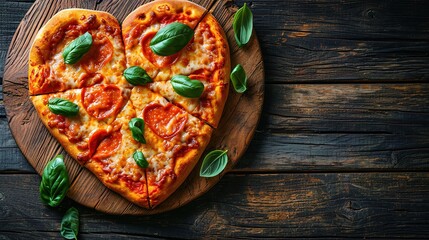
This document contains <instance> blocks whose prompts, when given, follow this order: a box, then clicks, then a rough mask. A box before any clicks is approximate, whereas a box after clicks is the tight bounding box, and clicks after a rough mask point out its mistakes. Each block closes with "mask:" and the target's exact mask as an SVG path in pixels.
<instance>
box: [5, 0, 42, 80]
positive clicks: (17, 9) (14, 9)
mask: <svg viewBox="0 0 429 240" xmlns="http://www.w3.org/2000/svg"><path fill="white" fill-rule="evenodd" d="M33 2H34V1H29V2H25V1H10V0H8V1H0V12H1V19H2V24H0V84H1V78H2V77H3V69H4V63H5V58H6V53H7V50H8V48H9V44H10V41H11V40H12V36H13V34H14V33H15V30H16V28H17V27H18V25H19V23H20V22H21V20H22V18H23V17H24V15H25V13H26V12H27V11H28V9H29V8H30V7H31V5H32V4H33Z"/></svg>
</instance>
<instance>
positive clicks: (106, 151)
mask: <svg viewBox="0 0 429 240" xmlns="http://www.w3.org/2000/svg"><path fill="white" fill-rule="evenodd" d="M135 117H136V113H135V110H134V108H133V106H132V104H131V102H128V103H127V105H126V106H125V107H124V108H123V110H122V111H121V112H120V113H119V115H118V117H117V118H116V120H115V121H114V123H113V124H112V125H113V126H115V131H111V132H110V133H109V134H108V135H106V137H105V138H104V139H103V140H102V141H100V143H99V145H98V147H97V149H96V151H95V153H94V155H93V156H92V158H91V159H90V160H89V161H88V162H86V164H85V167H86V168H88V169H89V170H90V171H91V172H93V173H94V174H95V175H96V176H97V178H99V179H100V181H101V182H102V183H103V184H104V185H105V186H107V187H108V188H110V189H112V190H114V191H115V192H117V193H119V194H121V195H122V196H123V197H125V198H127V199H128V200H129V201H131V202H133V203H135V204H137V205H139V206H142V207H145V208H149V200H148V194H147V184H146V169H144V168H142V167H140V166H138V165H137V163H136V161H135V159H134V158H133V155H134V154H135V152H136V151H137V150H138V149H142V148H144V147H141V144H140V142H138V141H136V140H135V139H134V138H133V136H132V133H131V130H130V128H129V126H128V124H129V121H130V120H131V119H133V118H135ZM149 151H150V149H147V150H146V149H145V152H149Z"/></svg>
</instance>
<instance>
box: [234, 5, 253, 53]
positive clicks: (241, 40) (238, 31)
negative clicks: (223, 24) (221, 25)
mask: <svg viewBox="0 0 429 240" xmlns="http://www.w3.org/2000/svg"><path fill="white" fill-rule="evenodd" d="M232 27H233V29H234V37H235V41H236V42H237V44H238V46H239V47H241V46H243V45H245V44H247V43H248V42H249V40H250V37H251V36H252V31H253V14H252V11H250V8H249V7H247V5H246V3H244V5H243V6H242V7H241V8H240V9H238V11H237V12H236V13H235V14H234V21H233V23H232Z"/></svg>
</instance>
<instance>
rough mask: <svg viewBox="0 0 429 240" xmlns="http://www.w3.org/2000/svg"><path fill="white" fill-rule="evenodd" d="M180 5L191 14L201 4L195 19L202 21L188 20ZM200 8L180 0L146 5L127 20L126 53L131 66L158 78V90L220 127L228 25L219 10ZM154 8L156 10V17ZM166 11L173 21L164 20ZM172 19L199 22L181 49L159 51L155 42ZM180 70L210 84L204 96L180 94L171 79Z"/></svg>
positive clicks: (227, 68) (227, 60)
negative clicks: (216, 13)
mask: <svg viewBox="0 0 429 240" xmlns="http://www.w3.org/2000/svg"><path fill="white" fill-rule="evenodd" d="M180 4H182V7H184V12H185V13H186V11H187V10H186V8H189V9H193V10H196V9H197V10H198V14H193V15H192V16H195V19H197V18H199V19H198V22H195V21H193V22H192V23H189V22H186V21H185V20H187V19H188V18H183V16H182V15H180V14H183V13H184V12H181V13H180V14H176V13H175V12H176V11H174V8H177V6H179V5H180ZM167 6H168V8H167ZM200 8H201V7H199V6H195V4H190V3H188V2H186V1H177V2H175V5H174V7H171V6H169V4H167V3H160V2H156V1H155V2H154V3H152V4H149V5H147V6H146V5H145V6H143V7H140V8H139V9H137V10H136V11H135V12H133V13H132V14H130V15H129V17H127V19H126V20H125V21H124V23H123V34H124V39H125V49H126V57H127V60H128V65H129V66H135V65H137V66H140V67H142V68H143V69H145V70H146V71H147V72H148V74H149V75H150V76H151V77H152V79H153V81H154V83H152V84H150V88H151V90H152V91H155V92H157V93H159V94H161V95H162V96H164V97H166V98H167V99H168V100H169V101H171V102H172V103H173V104H175V105H177V106H179V107H181V108H183V109H185V110H186V111H187V112H189V113H191V114H192V115H194V116H196V117H198V118H200V119H202V120H204V121H205V122H207V123H208V124H210V125H211V126H213V127H217V125H218V123H219V120H220V117H221V115H222V111H223V107H224V105H225V102H226V99H227V96H228V89H229V73H230V68H231V63H230V57H229V47H228V42H227V40H226V36H225V34H224V32H223V29H222V27H221V26H220V25H219V23H218V22H217V21H216V19H215V18H214V17H213V15H211V14H210V13H207V14H206V15H204V11H203V10H202V9H200ZM165 9H168V11H167V10H165ZM161 10H162V11H161ZM151 13H155V14H154V15H153V16H152V14H151ZM160 16H162V18H161V19H163V21H164V20H165V19H168V21H166V20H165V22H162V21H161V24H160V20H159V19H160ZM143 17H144V18H143ZM201 18H202V19H201ZM172 19H174V20H172ZM184 19H185V20H184ZM171 21H179V22H180V21H182V22H186V23H187V24H188V25H190V26H192V27H194V28H195V31H194V36H193V38H192V39H191V41H190V42H189V43H188V45H187V46H186V47H185V48H183V49H182V50H180V51H179V52H178V53H176V54H173V55H170V56H158V55H157V54H155V53H154V52H153V51H152V50H151V49H150V47H149V45H150V41H151V40H152V38H153V37H154V36H155V34H156V33H157V32H158V31H159V30H160V29H161V28H162V27H163V26H165V25H166V24H167V23H170V22H171ZM175 75H184V76H188V77H189V78H190V79H192V80H199V81H201V82H202V83H203V84H204V92H203V94H202V95H201V96H200V97H199V98H187V97H184V96H181V95H179V94H177V93H176V92H175V91H174V89H173V87H172V86H171V79H172V77H173V76H175Z"/></svg>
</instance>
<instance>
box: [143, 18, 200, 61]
mask: <svg viewBox="0 0 429 240" xmlns="http://www.w3.org/2000/svg"><path fill="white" fill-rule="evenodd" d="M193 36H194V30H192V28H190V27H189V26H188V25H186V24H183V23H180V22H174V23H170V24H168V25H167V26H165V27H163V28H161V29H160V30H159V31H158V32H157V33H156V34H155V36H154V37H153V38H152V40H151V41H150V49H152V51H153V52H154V53H155V54H157V55H160V56H170V55H173V54H175V53H177V52H179V51H180V50H182V48H184V47H185V46H186V45H187V44H188V43H189V41H190V40H191V39H192V37H193Z"/></svg>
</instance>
